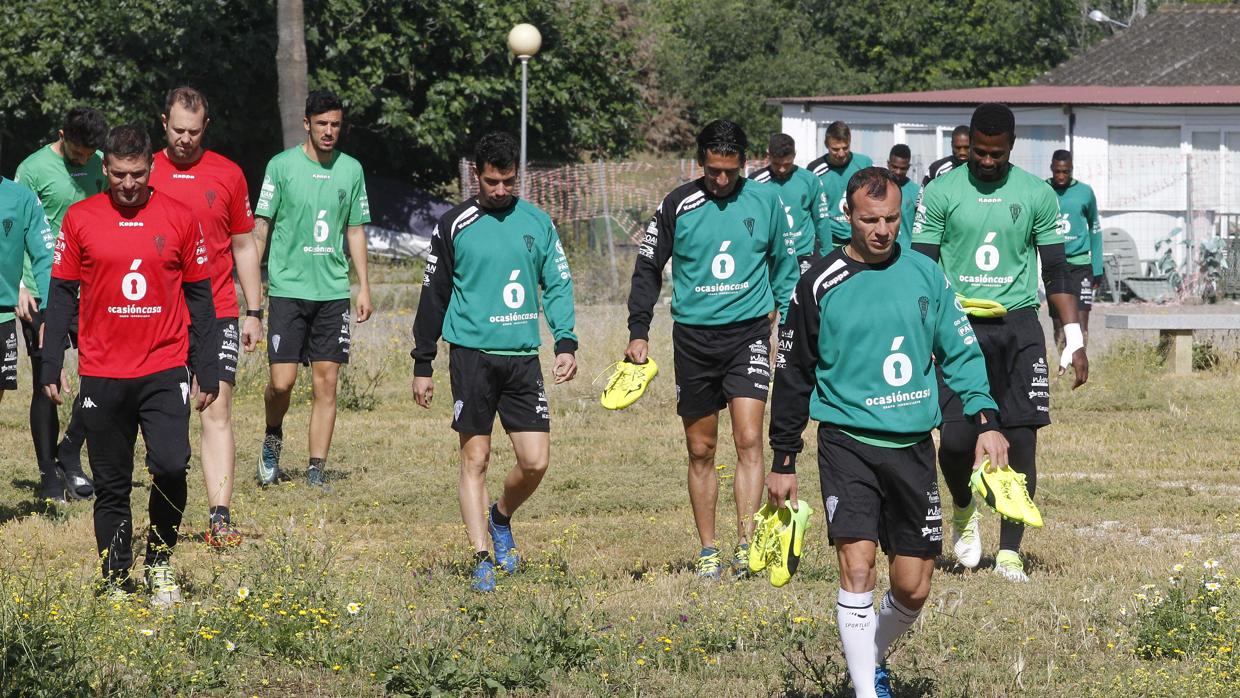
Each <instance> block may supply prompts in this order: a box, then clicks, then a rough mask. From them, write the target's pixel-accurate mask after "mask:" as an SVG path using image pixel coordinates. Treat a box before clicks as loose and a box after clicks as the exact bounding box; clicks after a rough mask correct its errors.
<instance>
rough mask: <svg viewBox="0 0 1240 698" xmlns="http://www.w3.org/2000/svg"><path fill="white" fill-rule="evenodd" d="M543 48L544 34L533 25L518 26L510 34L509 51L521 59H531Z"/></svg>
mask: <svg viewBox="0 0 1240 698" xmlns="http://www.w3.org/2000/svg"><path fill="white" fill-rule="evenodd" d="M540 48H542V34H541V33H540V32H539V31H538V27H535V26H534V25H533V24H518V25H517V26H515V27H513V28H512V30H511V31H509V32H508V50H509V51H512V52H513V53H514V54H516V55H517V57H519V58H529V57H530V56H533V55H535V54H537V53H538V49H540Z"/></svg>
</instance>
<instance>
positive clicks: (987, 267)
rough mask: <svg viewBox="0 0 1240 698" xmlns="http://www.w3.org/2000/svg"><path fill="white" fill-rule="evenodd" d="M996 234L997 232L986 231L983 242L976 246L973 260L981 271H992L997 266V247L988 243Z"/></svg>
mask: <svg viewBox="0 0 1240 698" xmlns="http://www.w3.org/2000/svg"><path fill="white" fill-rule="evenodd" d="M996 236H998V233H993V232H991V233H986V240H985V244H983V245H982V246H981V247H979V248H977V253H975V254H974V255H973V261H974V262H976V263H977V268H978V269H981V270H982V271H994V270H995V267H997V266H999V248H998V247H995V246H994V245H992V244H990V243H991V242H993V241H994V239H995V237H996Z"/></svg>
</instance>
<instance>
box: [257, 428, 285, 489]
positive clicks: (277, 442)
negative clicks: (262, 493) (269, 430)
mask: <svg viewBox="0 0 1240 698" xmlns="http://www.w3.org/2000/svg"><path fill="white" fill-rule="evenodd" d="M283 448H284V439H283V438H281V437H279V436H276V435H275V434H266V435H265V436H263V450H262V453H261V454H259V456H258V484H259V485H262V486H263V487H266V486H268V485H273V484H275V482H276V480H278V479H279V478H280V451H281V450H283Z"/></svg>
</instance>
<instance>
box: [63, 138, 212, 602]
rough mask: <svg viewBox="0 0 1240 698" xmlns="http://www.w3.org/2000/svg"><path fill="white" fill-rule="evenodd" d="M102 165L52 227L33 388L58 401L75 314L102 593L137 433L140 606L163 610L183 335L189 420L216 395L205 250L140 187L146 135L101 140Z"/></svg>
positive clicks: (120, 566) (114, 579) (123, 570)
mask: <svg viewBox="0 0 1240 698" xmlns="http://www.w3.org/2000/svg"><path fill="white" fill-rule="evenodd" d="M104 153H105V154H104V166H103V167H104V174H105V175H106V176H107V179H108V187H109V190H108V191H106V192H103V193H100V194H96V195H94V196H92V197H90V198H88V199H85V200H84V201H80V202H78V203H76V204H74V205H73V206H71V207H70V208H69V211H68V213H66V214H65V219H64V222H63V223H62V225H61V235H60V239H59V240H58V241H57V243H56V251H55V254H54V257H53V264H52V283H51V290H50V292H49V301H48V307H47V320H46V325H45V330H46V333H45V336H44V341H43V350H44V357H43V366H42V376H41V378H40V382H41V383H42V385H43V391H44V393H45V394H46V395H47V396H48V397H49V398H51V399H52V401H53V402H55V403H57V404H60V403H62V402H63V398H62V391H63V390H64V387H63V386H61V385H60V375H61V374H60V369H61V366H62V365H63V364H64V346H65V336H66V334H67V333H68V329H69V320H70V318H71V317H72V316H73V314H74V313H75V312H76V311H77V310H78V305H79V303H80V304H81V312H80V320H79V328H78V341H79V343H78V374H79V375H80V376H81V402H82V421H83V422H84V424H85V426H86V443H87V447H88V448H89V449H90V456H91V469H92V470H93V471H94V475H95V542H96V544H97V546H98V550H99V555H100V558H101V559H102V561H103V581H104V589H105V590H106V591H107V593H109V594H116V595H123V594H126V593H129V592H131V591H133V588H134V584H133V582H132V581H131V580H130V578H129V568H130V567H131V565H132V564H133V550H132V547H133V546H132V537H133V515H132V513H131V512H130V507H129V495H130V491H131V490H132V481H133V455H134V443H135V441H136V440H137V436H138V430H139V428H140V429H141V430H142V439H143V441H144V442H145V443H146V451H147V456H146V465H147V469H148V470H150V472H151V477H152V487H151V494H150V504H149V507H150V533H149V534H148V540H147V549H146V583H147V586H148V588H149V589H150V593H151V604H152V605H155V606H169V605H171V604H174V603H177V602H179V601H180V599H181V592H180V589H179V588H178V587H177V584H176V579H175V575H174V573H173V570H172V566H171V565H170V564H169V558H170V556H171V554H172V549H173V546H175V545H176V542H177V528H178V527H179V526H180V525H181V512H182V511H183V510H184V509H185V497H186V482H185V480H186V477H185V476H186V471H187V470H188V469H189V455H190V454H189V404H190V399H191V394H190V393H191V385H192V384H193V379H194V378H195V376H194V375H191V372H190V369H189V368H188V367H187V366H186V365H185V364H186V361H185V359H186V356H187V354H188V352H189V334H190V333H191V332H192V333H193V334H194V335H195V344H196V346H197V348H198V356H196V357H195V359H194V370H195V371H196V372H197V376H196V378H197V382H198V386H199V389H200V390H201V393H200V394H199V395H198V396H197V404H196V407H197V409H198V411H200V412H201V411H202V410H204V409H206V407H207V405H209V404H211V402H212V401H213V400H214V399H215V396H216V394H217V393H218V391H219V386H218V383H219V376H218V370H217V365H216V356H215V350H214V349H213V348H212V347H211V346H210V344H209V342H208V341H207V336H208V332H209V330H210V328H212V327H213V326H214V324H215V306H214V304H213V302H212V300H211V278H210V273H209V267H208V264H207V249H206V244H205V243H204V241H203V238H202V229H201V226H199V225H198V222H197V221H196V220H195V219H194V214H193V213H192V212H191V211H190V210H189V209H188V208H186V207H185V206H183V205H182V204H180V203H177V202H176V201H175V200H174V199H173V198H172V197H170V196H168V195H166V194H162V193H159V192H155V191H152V190H151V188H150V187H149V186H148V182H149V179H150V175H151V141H150V138H149V137H148V136H147V135H146V131H145V130H143V129H142V128H140V127H138V126H132V125H127V126H118V127H116V128H114V129H112V130H111V131H110V132H109V133H108V137H107V141H106V144H105V147H104ZM79 290H80V291H81V298H80V299H79V298H78V292H79ZM187 310H188V314H189V317H188V318H187V317H186V312H187ZM187 328H188V330H187Z"/></svg>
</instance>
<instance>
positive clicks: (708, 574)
mask: <svg viewBox="0 0 1240 698" xmlns="http://www.w3.org/2000/svg"><path fill="white" fill-rule="evenodd" d="M693 567H694V572H695V573H696V574H697V576H698V577H699V578H701V579H707V580H710V581H715V582H717V581H719V577H720V570H721V569H722V568H723V562H722V561H720V559H719V549H718V548H702V551H701V552H699V553H698V559H697V563H696V564H695V565H694V566H693Z"/></svg>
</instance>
